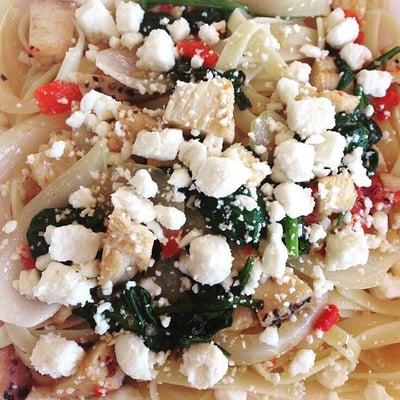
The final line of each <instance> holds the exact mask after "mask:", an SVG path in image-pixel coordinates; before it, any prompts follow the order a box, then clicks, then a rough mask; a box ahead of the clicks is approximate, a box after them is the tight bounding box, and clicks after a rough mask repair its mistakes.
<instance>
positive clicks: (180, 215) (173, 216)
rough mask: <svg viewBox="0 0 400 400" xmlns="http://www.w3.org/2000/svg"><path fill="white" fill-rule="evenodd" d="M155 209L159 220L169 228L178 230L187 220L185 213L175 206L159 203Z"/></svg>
mask: <svg viewBox="0 0 400 400" xmlns="http://www.w3.org/2000/svg"><path fill="white" fill-rule="evenodd" d="M154 209H155V212H156V219H157V221H158V222H159V223H160V224H161V225H162V226H164V227H165V228H167V229H171V230H173V231H175V230H178V229H180V228H182V226H183V225H184V224H185V222H186V216H185V213H184V212H182V211H181V210H178V209H177V208H175V207H166V206H162V205H160V204H158V205H156V206H155V208H154Z"/></svg>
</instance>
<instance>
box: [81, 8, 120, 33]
mask: <svg viewBox="0 0 400 400" xmlns="http://www.w3.org/2000/svg"><path fill="white" fill-rule="evenodd" d="M75 18H76V21H77V22H78V24H79V26H81V27H82V29H83V30H84V31H85V33H86V35H88V36H93V37H99V38H102V37H106V38H110V37H111V36H117V27H116V26H115V22H114V18H113V16H112V15H111V13H110V11H109V10H107V8H106V7H105V6H104V4H103V3H102V2H101V0H88V1H86V2H85V3H84V4H83V5H82V6H81V7H79V8H78V9H77V10H76V12H75Z"/></svg>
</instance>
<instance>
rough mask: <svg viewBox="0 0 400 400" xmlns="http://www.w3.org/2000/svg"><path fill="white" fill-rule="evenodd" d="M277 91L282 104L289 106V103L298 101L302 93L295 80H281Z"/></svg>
mask: <svg viewBox="0 0 400 400" xmlns="http://www.w3.org/2000/svg"><path fill="white" fill-rule="evenodd" d="M276 91H277V92H278V94H279V97H280V99H281V100H282V102H283V103H284V104H288V103H289V102H291V101H294V100H296V97H297V96H298V94H299V92H300V86H299V83H298V82H297V81H295V80H292V79H288V78H281V79H279V81H278V83H277V85H276Z"/></svg>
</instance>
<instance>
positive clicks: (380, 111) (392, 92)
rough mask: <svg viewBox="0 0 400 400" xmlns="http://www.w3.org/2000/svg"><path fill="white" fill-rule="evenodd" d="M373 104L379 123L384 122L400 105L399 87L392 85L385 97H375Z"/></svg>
mask: <svg viewBox="0 0 400 400" xmlns="http://www.w3.org/2000/svg"><path fill="white" fill-rule="evenodd" d="M372 104H373V106H374V108H375V111H376V118H377V119H378V121H384V120H385V119H388V118H389V117H390V111H391V110H392V109H393V108H394V107H396V106H398V105H399V104H400V92H399V90H398V87H397V85H392V86H391V87H390V88H389V89H388V90H387V92H386V95H385V96H384V97H375V98H373V99H372Z"/></svg>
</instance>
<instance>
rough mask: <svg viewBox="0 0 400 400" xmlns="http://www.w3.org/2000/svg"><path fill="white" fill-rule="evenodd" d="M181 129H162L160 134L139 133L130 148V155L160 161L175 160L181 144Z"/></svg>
mask: <svg viewBox="0 0 400 400" xmlns="http://www.w3.org/2000/svg"><path fill="white" fill-rule="evenodd" d="M183 141H184V139H183V134H182V130H181V129H170V128H166V129H163V130H162V131H161V132H149V131H141V132H139V133H138V135H137V137H136V140H135V143H134V145H133V148H132V154H134V155H136V156H140V157H144V158H152V159H155V160H160V161H170V160H175V158H176V156H177V154H178V150H179V146H180V145H181V144H182V143H183Z"/></svg>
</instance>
